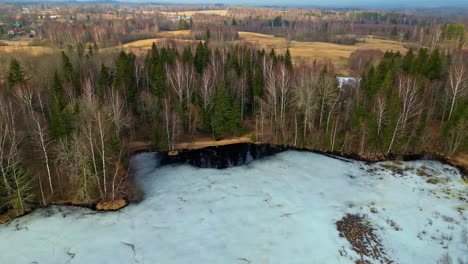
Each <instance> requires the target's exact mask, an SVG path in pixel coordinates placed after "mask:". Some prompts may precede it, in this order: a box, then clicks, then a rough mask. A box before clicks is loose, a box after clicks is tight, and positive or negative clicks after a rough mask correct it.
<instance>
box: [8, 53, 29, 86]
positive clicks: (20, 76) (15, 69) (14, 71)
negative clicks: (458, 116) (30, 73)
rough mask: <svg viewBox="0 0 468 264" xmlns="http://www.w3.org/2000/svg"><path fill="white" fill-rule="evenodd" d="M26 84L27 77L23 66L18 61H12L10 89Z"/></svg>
mask: <svg viewBox="0 0 468 264" xmlns="http://www.w3.org/2000/svg"><path fill="white" fill-rule="evenodd" d="M24 82H26V76H25V74H24V72H23V69H22V68H21V65H20V63H19V61H18V60H16V59H12V60H11V62H10V70H9V71H8V85H9V86H10V87H13V86H15V85H16V84H21V83H24Z"/></svg>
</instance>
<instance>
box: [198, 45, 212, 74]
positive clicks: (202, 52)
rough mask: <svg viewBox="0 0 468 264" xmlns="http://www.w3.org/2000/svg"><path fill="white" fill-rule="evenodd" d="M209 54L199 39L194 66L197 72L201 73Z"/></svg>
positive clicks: (206, 63)
mask: <svg viewBox="0 0 468 264" xmlns="http://www.w3.org/2000/svg"><path fill="white" fill-rule="evenodd" d="M209 54H210V51H209V49H208V47H206V45H203V43H202V42H201V41H200V42H199V43H198V45H197V49H196V51H195V68H196V70H197V72H198V73H199V74H202V73H203V69H204V68H205V67H206V66H207V65H208V61H209Z"/></svg>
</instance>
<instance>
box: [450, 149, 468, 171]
mask: <svg viewBox="0 0 468 264" xmlns="http://www.w3.org/2000/svg"><path fill="white" fill-rule="evenodd" d="M448 160H449V161H450V162H451V163H452V164H454V165H458V166H462V167H464V168H465V169H468V153H466V152H459V153H457V154H455V155H453V156H451V157H449V158H448Z"/></svg>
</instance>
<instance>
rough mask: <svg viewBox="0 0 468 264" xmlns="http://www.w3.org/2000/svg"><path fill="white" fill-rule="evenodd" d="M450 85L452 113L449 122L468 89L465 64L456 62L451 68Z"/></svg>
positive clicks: (450, 112) (449, 73) (449, 74)
mask: <svg viewBox="0 0 468 264" xmlns="http://www.w3.org/2000/svg"><path fill="white" fill-rule="evenodd" d="M448 78H449V85H448V88H449V89H448V91H449V95H450V101H451V102H450V111H449V115H448V118H447V120H450V117H451V116H452V113H453V110H454V109H455V105H456V103H457V100H458V99H459V98H460V97H462V96H463V94H464V93H465V90H466V87H468V77H467V74H466V71H465V66H464V64H463V62H461V61H456V62H454V63H453V64H452V66H450V69H449V72H448Z"/></svg>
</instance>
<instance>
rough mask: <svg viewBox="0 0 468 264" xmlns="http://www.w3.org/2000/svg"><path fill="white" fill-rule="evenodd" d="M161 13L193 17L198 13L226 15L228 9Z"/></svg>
mask: <svg viewBox="0 0 468 264" xmlns="http://www.w3.org/2000/svg"><path fill="white" fill-rule="evenodd" d="M161 13H162V14H164V15H175V16H187V17H191V16H194V15H196V14H204V15H218V16H226V15H227V13H228V11H227V10H202V11H183V12H161Z"/></svg>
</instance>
